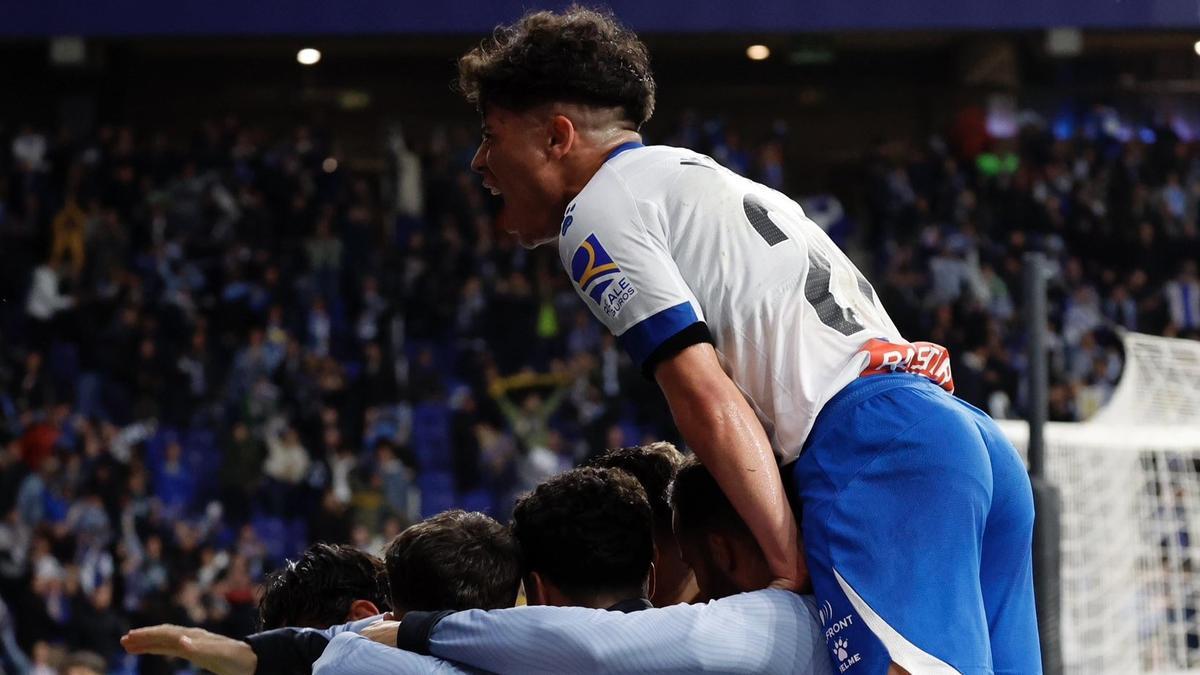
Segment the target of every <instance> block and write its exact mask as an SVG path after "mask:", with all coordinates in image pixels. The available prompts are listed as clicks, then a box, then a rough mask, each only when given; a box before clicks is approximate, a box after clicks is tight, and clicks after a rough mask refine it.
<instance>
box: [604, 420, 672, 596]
mask: <svg viewBox="0 0 1200 675" xmlns="http://www.w3.org/2000/svg"><path fill="white" fill-rule="evenodd" d="M683 462H684V456H683V453H681V452H679V450H677V449H676V448H675V446H674V445H671V444H670V443H667V442H665V441H660V442H657V443H649V444H647V445H636V446H632V447H628V448H616V449H614V450H609V451H608V452H605V453H604V454H602V455H599V456H597V457H595V458H594V459H592V461H591V462H590V464H591V465H592V466H599V467H605V468H609V469H620V470H622V471H624V472H625V473H628V474H629V475H631V476H633V477H634V478H636V479H637V481H638V482H639V483H641V484H642V488H643V489H645V490H646V497H647V498H648V499H649V500H650V510H651V511H652V512H653V514H654V595H653V597H651V598H650V601H651V602H653V603H654V605H655V606H656V607H666V606H668V605H674V604H676V603H679V602H690V601H692V600H694V599H695V597H696V578H695V575H694V574H693V573H692V570H691V568H690V567H688V565H687V563H685V562H684V561H683V559H682V558H680V556H679V546H678V545H677V544H676V542H675V532H674V531H673V529H672V527H673V526H672V523H671V503H670V491H671V482H672V481H674V480H675V474H676V472H677V471H679V467H680V465H682V464H683Z"/></svg>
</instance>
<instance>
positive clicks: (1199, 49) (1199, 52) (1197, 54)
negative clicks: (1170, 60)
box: [1192, 40, 1200, 56]
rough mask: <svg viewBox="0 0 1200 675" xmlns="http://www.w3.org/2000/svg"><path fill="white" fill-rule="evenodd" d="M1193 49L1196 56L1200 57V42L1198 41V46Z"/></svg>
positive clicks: (1195, 45)
mask: <svg viewBox="0 0 1200 675" xmlns="http://www.w3.org/2000/svg"><path fill="white" fill-rule="evenodd" d="M1192 49H1195V50H1196V56H1200V40H1197V41H1196V44H1194V45H1192Z"/></svg>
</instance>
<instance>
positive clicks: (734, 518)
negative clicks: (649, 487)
mask: <svg viewBox="0 0 1200 675" xmlns="http://www.w3.org/2000/svg"><path fill="white" fill-rule="evenodd" d="M671 505H672V506H673V507H674V510H675V536H676V538H677V540H678V542H679V553H680V556H681V557H682V558H683V559H684V560H685V561H687V562H688V564H689V565H691V566H692V569H693V570H694V571H695V573H696V583H697V584H698V585H699V586H700V593H701V595H702V597H704V598H708V599H716V598H723V597H726V596H729V595H733V594H735V593H743V592H746V591H755V590H758V589H761V588H766V587H767V586H768V585H769V584H770V583H771V581H772V580H773V579H774V576H773V575H772V574H771V569H770V567H768V566H767V558H766V556H765V555H763V552H762V549H761V548H759V546H758V542H756V541H755V540H754V535H753V533H751V532H750V528H749V527H748V526H747V525H746V523H745V521H743V520H742V518H741V516H739V515H738V513H737V511H736V510H734V508H733V504H731V503H730V502H729V498H728V497H726V496H725V493H724V492H722V491H721V487H720V486H719V485H717V481H716V480H715V479H714V478H713V476H712V474H710V473H709V472H708V469H706V468H704V465H703V464H701V463H700V462H698V461H696V460H694V459H692V460H688V461H687V462H686V463H685V464H684V465H683V466H682V467H681V468H680V469H679V473H677V474H676V475H675V484H674V486H673V487H672V488H671Z"/></svg>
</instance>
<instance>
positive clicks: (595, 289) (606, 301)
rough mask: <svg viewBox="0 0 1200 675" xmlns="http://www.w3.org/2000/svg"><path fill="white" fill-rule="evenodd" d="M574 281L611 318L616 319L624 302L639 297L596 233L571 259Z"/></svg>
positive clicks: (589, 236)
mask: <svg viewBox="0 0 1200 675" xmlns="http://www.w3.org/2000/svg"><path fill="white" fill-rule="evenodd" d="M571 279H572V280H574V281H575V283H576V284H578V285H579V288H580V290H582V291H583V292H584V293H586V294H587V295H588V297H590V298H591V299H592V300H593V301H594V302H595V303H596V304H597V305H599V306H600V309H601V310H603V311H604V313H605V314H606V315H608V316H609V317H610V318H616V316H617V314H619V313H620V311H621V308H622V307H624V306H625V303H626V302H628V301H629V299H630V298H632V297H633V296H635V295H637V289H636V288H634V287H633V284H631V283H630V282H629V278H628V277H626V276H625V274H624V273H622V272H621V268H620V267H619V266H617V263H616V262H614V261H613V259H612V256H610V255H609V254H608V251H606V250H604V246H602V245H601V244H600V240H599V239H597V238H596V235H595V234H589V235H588V236H587V239H584V240H583V243H581V244H580V245H579V248H577V249H575V255H574V256H572V258H571Z"/></svg>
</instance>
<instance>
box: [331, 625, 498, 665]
mask: <svg viewBox="0 0 1200 675" xmlns="http://www.w3.org/2000/svg"><path fill="white" fill-rule="evenodd" d="M475 672H478V671H475V670H471V669H468V668H463V667H460V666H458V665H457V664H454V663H450V662H449V661H444V660H442V659H439V658H436V657H433V656H421V655H420V654H413V653H411V652H406V651H403V650H400V649H396V648H395V647H389V646H387V645H381V644H379V643H378V642H373V641H371V640H368V639H367V638H365V637H363V636H361V635H359V634H357V633H353V632H345V633H339V634H338V635H336V636H334V638H333V639H332V640H330V641H329V644H328V645H326V647H325V651H324V652H323V653H322V654H321V658H320V659H317V662H316V663H314V664H313V675H351V674H353V675H404V674H405V673H413V674H414V675H420V674H422V673H475Z"/></svg>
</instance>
